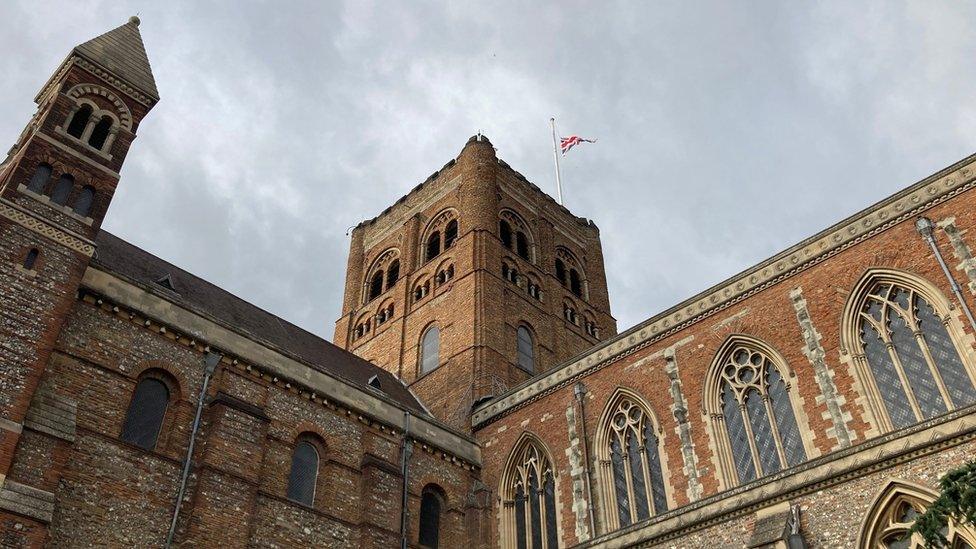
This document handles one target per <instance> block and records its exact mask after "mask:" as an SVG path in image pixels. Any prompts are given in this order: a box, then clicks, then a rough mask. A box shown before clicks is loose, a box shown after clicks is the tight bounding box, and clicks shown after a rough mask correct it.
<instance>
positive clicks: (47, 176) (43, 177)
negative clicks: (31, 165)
mask: <svg viewBox="0 0 976 549" xmlns="http://www.w3.org/2000/svg"><path fill="white" fill-rule="evenodd" d="M50 180H51V166H50V165H49V164H39V165H38V166H37V169H36V170H34V175H32V176H31V180H30V183H28V185H27V190H29V191H30V192H32V193H36V194H43V193H44V188H45V187H47V182H48V181H50Z"/></svg>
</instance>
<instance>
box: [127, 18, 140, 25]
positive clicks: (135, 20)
mask: <svg viewBox="0 0 976 549" xmlns="http://www.w3.org/2000/svg"><path fill="white" fill-rule="evenodd" d="M129 22H130V23H132V24H133V25H135V26H137V27H138V26H139V23H140V21H139V16H137V15H133V16H132V17H130V18H129Z"/></svg>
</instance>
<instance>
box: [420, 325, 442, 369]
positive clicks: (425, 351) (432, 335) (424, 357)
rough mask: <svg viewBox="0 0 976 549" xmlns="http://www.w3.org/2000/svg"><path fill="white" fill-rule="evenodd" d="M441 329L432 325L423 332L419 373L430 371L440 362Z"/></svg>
mask: <svg viewBox="0 0 976 549" xmlns="http://www.w3.org/2000/svg"><path fill="white" fill-rule="evenodd" d="M440 342H441V331H440V330H439V329H437V326H432V327H431V328H430V329H428V330H427V331H426V332H424V337H423V340H421V343H420V373H421V374H426V373H427V372H432V371H434V369H436V368H437V366H438V364H440Z"/></svg>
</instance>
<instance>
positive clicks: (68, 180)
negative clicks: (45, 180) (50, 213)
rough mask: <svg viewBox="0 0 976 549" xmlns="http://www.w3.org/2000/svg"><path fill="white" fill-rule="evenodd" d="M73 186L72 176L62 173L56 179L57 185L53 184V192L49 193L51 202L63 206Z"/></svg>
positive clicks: (73, 179)
mask: <svg viewBox="0 0 976 549" xmlns="http://www.w3.org/2000/svg"><path fill="white" fill-rule="evenodd" d="M74 186H75V178H74V177H71V176H70V175H68V174H64V175H62V176H61V177H60V178H59V179H58V183H57V185H55V186H54V192H53V193H51V202H53V203H54V204H59V205H61V206H64V205H65V203H67V202H68V197H69V196H71V189H72V188H73V187H74Z"/></svg>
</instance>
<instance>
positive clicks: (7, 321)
mask: <svg viewBox="0 0 976 549" xmlns="http://www.w3.org/2000/svg"><path fill="white" fill-rule="evenodd" d="M138 25H139V20H138V19H137V18H135V17H133V18H131V19H130V20H129V22H127V23H126V24H124V25H122V26H120V27H118V28H116V29H114V30H111V31H109V32H107V33H105V34H103V35H101V36H98V37H96V38H94V39H92V40H89V41H88V42H85V43H84V44H81V45H79V46H77V47H75V48H74V49H73V50H72V51H71V53H69V54H68V56H67V58H66V59H65V60H64V62H63V63H62V64H61V66H60V67H59V68H58V69H57V71H55V73H54V75H53V76H52V77H51V78H50V79H49V80H48V81H47V83H46V84H45V85H44V87H43V88H42V89H41V91H40V92H39V93H38V94H37V97H36V98H35V102H36V103H37V105H38V109H37V112H36V113H35V114H34V116H33V117H32V118H31V120H30V122H29V123H28V124H27V127H26V128H25V129H24V131H23V133H22V134H21V135H20V137H19V138H18V139H17V142H16V143H15V144H14V146H13V147H12V148H11V149H10V152H9V153H8V155H7V157H6V159H5V160H4V161H3V163H2V164H0V254H2V255H0V299H2V300H3V301H4V302H6V303H7V304H8V306H5V307H3V308H2V309H0V484H3V486H2V488H0V490H2V493H0V497H13V496H10V495H9V492H10V491H11V490H13V491H14V492H16V491H17V490H21V491H24V490H28V491H30V490H33V492H31V493H32V494H34V495H36V494H37V493H41V494H43V493H46V492H52V491H53V490H54V489H55V487H56V486H57V474H48V475H45V478H43V479H38V480H37V483H36V484H38V485H36V486H30V487H24V486H23V485H21V484H17V486H16V488H14V487H13V486H12V485H13V484H14V483H12V482H5V481H6V480H7V479H6V477H7V474H8V473H9V472H10V470H11V461H12V458H13V455H14V451H15V449H16V447H17V444H18V442H19V440H20V433H21V431H22V429H23V427H24V424H25V418H26V420H27V421H28V423H29V422H30V414H28V408H29V407H31V406H32V404H31V402H32V399H35V393H36V392H37V389H38V387H37V385H38V379H39V378H40V376H41V372H42V370H43V369H44V366H45V364H46V363H47V360H48V357H49V356H50V354H51V350H52V347H53V345H54V343H55V340H56V339H57V337H58V334H59V332H60V330H61V326H62V324H63V322H64V319H65V315H66V313H67V312H68V310H69V309H70V308H71V306H72V304H73V302H74V300H75V297H76V293H77V290H78V286H79V284H80V282H81V280H82V277H83V276H84V274H85V269H86V267H87V266H88V263H89V260H90V258H91V256H92V255H93V254H94V252H95V244H94V239H95V235H96V233H97V232H98V229H99V226H100V225H101V223H102V220H103V219H104V217H105V212H106V210H107V209H108V205H109V202H111V200H112V195H113V194H114V192H115V188H116V186H117V185H118V182H119V170H120V169H121V167H122V163H123V161H124V160H125V156H126V153H127V152H128V150H129V146H130V145H131V144H132V140H133V139H135V133H136V129H137V127H138V125H139V122H140V120H142V118H143V117H144V116H145V115H146V113H147V112H149V110H150V109H151V108H152V107H153V105H154V104H155V103H156V102H157V101H158V99H159V96H158V93H157V91H156V85H155V82H154V80H153V75H152V71H151V70H150V67H149V61H148V59H147V58H146V51H145V47H144V46H143V43H142V37H141V36H140V34H139V28H138ZM11 304H12V305H11ZM58 405H67V406H70V405H71V404H70V403H60V404H58ZM52 440H53V439H52ZM52 444H53V443H52ZM35 450H36V451H35V452H28V453H32V454H36V455H35V457H36V459H39V460H49V461H50V463H52V464H53V465H52V467H53V469H49V470H50V471H51V472H52V473H55V472H56V468H57V461H58V452H57V449H56V445H54V447H52V448H45V449H35ZM62 460H63V459H62ZM42 499H43V498H42ZM4 524H6V522H4Z"/></svg>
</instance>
